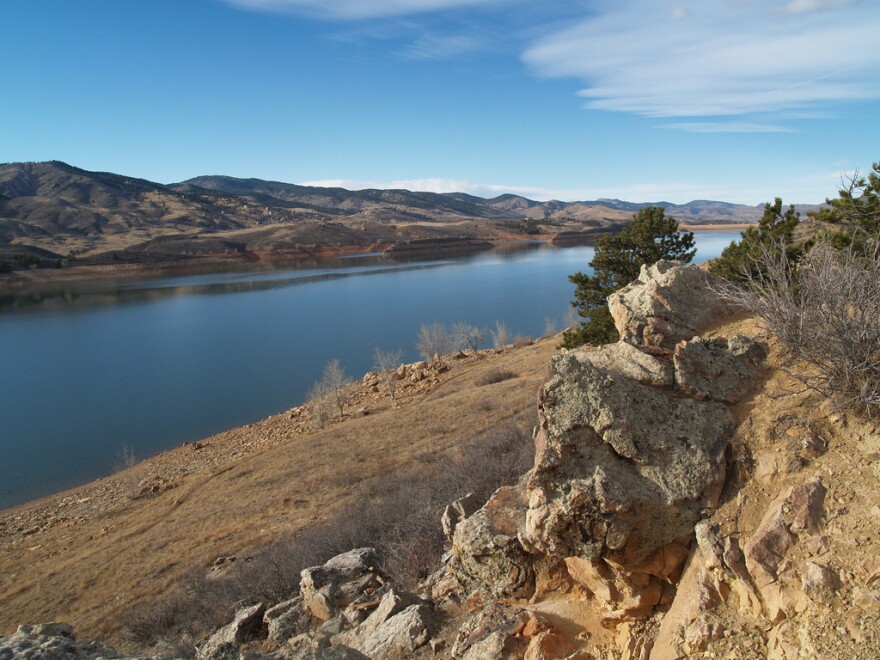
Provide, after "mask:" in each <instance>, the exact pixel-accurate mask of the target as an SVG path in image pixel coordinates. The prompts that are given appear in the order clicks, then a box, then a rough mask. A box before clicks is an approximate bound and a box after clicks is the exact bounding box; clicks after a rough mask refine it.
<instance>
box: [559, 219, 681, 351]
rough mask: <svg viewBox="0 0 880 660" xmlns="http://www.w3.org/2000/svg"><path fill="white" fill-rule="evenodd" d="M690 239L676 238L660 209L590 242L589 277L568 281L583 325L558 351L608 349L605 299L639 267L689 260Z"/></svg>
mask: <svg viewBox="0 0 880 660" xmlns="http://www.w3.org/2000/svg"><path fill="white" fill-rule="evenodd" d="M694 254H696V249H695V248H694V235H693V234H692V233H691V232H679V230H678V221H677V220H676V219H675V218H671V217H670V218H667V217H666V215H665V210H664V209H663V208H662V207H660V206H648V207H645V208H643V209H642V210H641V211H639V213H638V214H637V215H636V216H635V217H634V218H633V219H632V220H631V221H630V222H629V223H628V224H627V225H626V226H625V227H624V228H623V230H622V231H620V232H619V233H617V234H604V235H602V236H599V238H597V239H596V253H595V255H594V256H593V260H592V261H591V262H590V267H591V268H592V269H593V274H592V275H587V274H585V273H581V272H577V273H575V274H574V275H570V276H569V278H568V279H569V280H571V282H572V283H573V284H574V285H575V290H574V297H575V299H574V300H573V301H572V303H571V304H572V307H574V308H576V309H577V312H578V315H579V316H580V317H582V318H584V319H586V320H585V321H583V322H581V324H580V325H579V326H578V327H577V328H570V329H568V330H566V331H565V332H564V333H563V335H562V345H563V346H564V347H566V348H573V347H575V346H580V345H582V344H586V343H590V344H608V343H611V342H615V341H617V340H618V338H619V335H618V333H617V329H616V328H615V327H614V320H613V319H612V318H611V313H610V312H609V311H608V303H607V298H608V296H610V295H611V294H612V293H614V292H615V291H617V290H618V289H620V288H621V287H623V286H625V285H627V284H629V283H630V282H632V281H633V280H634V279H636V278H637V277H638V275H639V271H640V270H641V267H642V266H643V265H646V264H648V265H650V264H653V263H655V262H657V261H660V260H661V259H676V260H679V261H683V262H685V263H687V262H689V261H690V260H691V259H693V258H694Z"/></svg>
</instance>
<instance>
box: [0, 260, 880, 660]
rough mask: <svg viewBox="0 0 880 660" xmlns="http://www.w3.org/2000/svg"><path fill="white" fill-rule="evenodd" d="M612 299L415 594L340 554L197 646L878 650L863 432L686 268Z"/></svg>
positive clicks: (441, 652) (460, 507)
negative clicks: (792, 375)
mask: <svg viewBox="0 0 880 660" xmlns="http://www.w3.org/2000/svg"><path fill="white" fill-rule="evenodd" d="M611 307H612V311H613V312H614V316H615V319H616V320H617V323H618V328H619V330H620V331H621V336H622V338H623V339H622V341H621V342H619V343H617V344H614V345H611V346H605V347H601V348H583V349H578V350H575V351H568V352H562V353H560V354H558V355H556V356H555V357H554V358H553V359H552V361H551V365H550V370H549V374H548V377H547V379H546V382H545V384H544V385H543V387H542V388H541V390H540V392H539V395H538V426H537V427H536V429H535V444H536V456H535V463H534V466H533V468H532V469H531V470H530V471H529V472H528V473H527V474H525V475H523V477H522V479H521V480H520V481H519V482H518V483H517V484H514V485H511V486H506V487H503V488H501V489H499V490H498V491H496V492H495V493H494V495H493V496H492V497H491V498H490V499H489V501H488V502H486V503H485V504H482V503H481V502H477V501H474V498H473V497H470V496H466V497H463V498H461V499H460V500H458V501H456V502H453V503H452V504H450V506H449V507H448V508H447V511H446V514H445V515H444V517H443V521H442V524H443V529H444V532H445V533H446V535H447V538H448V539H449V542H450V551H449V552H448V553H447V555H446V558H445V561H444V563H443V565H442V566H440V567H438V570H437V571H436V572H435V573H434V574H433V575H432V576H431V577H430V578H429V579H427V580H426V581H425V582H424V583H423V584H422V585H421V590H420V592H419V593H418V594H413V593H408V592H406V591H404V590H402V589H400V588H399V587H398V586H397V585H394V584H393V582H392V580H391V578H390V577H389V576H387V575H385V574H384V573H383V572H382V570H381V568H380V563H379V561H378V558H377V557H376V556H375V553H374V552H373V551H371V550H370V549H368V548H362V549H359V550H354V551H351V552H349V553H345V554H344V555H341V556H339V557H336V558H334V559H332V560H331V561H329V562H327V564H325V565H324V566H321V567H315V568H311V569H307V570H306V571H304V572H303V580H302V586H301V589H300V592H299V593H298V594H291V600H289V601H285V602H284V603H280V604H278V605H275V606H274V607H272V608H270V609H268V610H267V609H266V608H265V606H264V605H263V604H262V603H260V602H257V601H255V602H254V603H248V604H246V605H245V606H243V607H242V609H241V610H240V611H239V612H238V614H237V616H236V617H235V620H234V621H232V622H231V623H230V624H229V625H227V626H226V627H224V628H222V629H220V630H218V631H217V632H216V633H215V634H214V635H212V636H211V638H210V639H207V640H205V641H204V642H202V643H201V644H200V645H199V647H198V654H199V657H202V658H221V657H224V658H225V657H239V655H241V654H248V655H247V657H249V658H257V657H271V658H362V657H373V658H410V657H433V656H439V657H450V656H451V657H454V658H467V659H477V658H479V659H483V658H520V657H524V658H529V659H539V658H596V657H598V658H641V659H648V658H651V659H664V660H665V659H666V658H681V657H690V656H694V655H698V654H700V653H707V654H714V655H712V656H711V657H739V658H753V657H768V658H786V659H788V658H791V659H794V658H803V657H831V658H851V657H880V559H878V557H880V552H878V550H880V539H878V533H877V530H878V523H880V486H878V482H880V480H878V477H880V467H878V464H880V463H878V460H877V459H878V457H880V433H878V429H877V427H876V426H875V425H872V424H871V423H864V422H860V421H858V420H853V419H849V420H848V419H846V418H845V417H843V416H841V415H837V414H835V413H834V411H833V410H832V409H831V408H830V404H828V403H827V402H824V401H819V400H817V399H816V398H815V397H811V396H810V395H809V394H808V393H804V392H802V391H798V390H797V389H796V387H795V386H793V385H792V381H791V380H789V379H788V378H787V376H786V375H785V373H784V372H783V371H782V370H780V369H776V368H774V361H775V356H774V351H773V347H772V342H773V340H772V338H768V337H764V338H759V337H758V334H759V327H758V325H757V323H756V322H755V321H753V320H750V319H738V318H735V317H732V316H731V315H732V312H733V310H731V309H729V308H728V307H727V306H726V305H724V304H723V303H721V302H720V301H719V300H718V299H717V297H716V296H715V294H714V293H713V292H712V278H711V276H709V275H707V274H706V273H705V272H703V271H700V270H699V269H697V268H695V267H691V266H682V265H679V264H673V263H669V262H660V263H658V264H655V265H654V266H652V267H650V268H643V269H642V272H641V274H640V277H639V279H638V280H637V281H636V282H634V283H632V284H631V285H629V286H628V287H626V288H625V289H624V290H622V291H621V292H620V293H619V294H615V296H612V300H611ZM439 522H440V521H438V524H439ZM36 632H39V631H35V630H33V629H27V630H26V631H23V632H22V633H21V634H19V635H18V637H17V638H16V639H17V641H16V642H15V643H17V644H19V647H16V648H23V647H22V645H23V644H27V643H33V644H38V643H44V644H45V640H44V641H43V642H40V641H39V640H37V641H33V640H32V638H33V637H34V635H35V634H36ZM28 635H30V637H28ZM11 639H12V638H7V640H11ZM28 640H31V641H28ZM9 643H11V642H8V641H0V657H2V653H3V648H4V646H3V645H4V644H7V648H8V644H9ZM71 648H72V647H71ZM83 648H84V649H85V648H87V645H86V646H83ZM13 657H14V656H13ZM242 657H244V656H242Z"/></svg>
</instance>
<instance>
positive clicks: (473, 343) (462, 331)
mask: <svg viewBox="0 0 880 660" xmlns="http://www.w3.org/2000/svg"><path fill="white" fill-rule="evenodd" d="M452 335H453V337H454V338H455V345H456V347H457V348H459V349H462V350H464V349H467V348H469V349H471V350H472V351H473V352H474V353H476V352H477V351H479V350H480V346H482V345H483V340H484V339H485V337H486V331H485V330H484V329H483V328H478V327H476V326H473V325H469V324H468V323H456V324H455V325H454V326H453V327H452Z"/></svg>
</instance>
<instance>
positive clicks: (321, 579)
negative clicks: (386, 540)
mask: <svg viewBox="0 0 880 660" xmlns="http://www.w3.org/2000/svg"><path fill="white" fill-rule="evenodd" d="M385 581H386V579H385V577H384V576H383V575H382V573H381V570H380V569H379V555H378V553H377V552H376V551H375V550H374V549H373V548H358V549H357V550H350V551H349V552H346V553H344V554H341V555H338V556H336V557H334V558H333V559H331V560H330V561H328V562H327V563H326V564H324V565H323V566H315V567H312V568H307V569H305V570H304V571H303V572H302V578H301V581H300V587H299V590H300V596H301V597H302V602H303V606H304V607H305V608H306V609H307V610H308V611H309V612H310V613H311V614H312V616H314V617H315V618H317V619H320V620H321V621H327V620H328V619H331V618H333V617H335V616H337V615H338V614H339V613H340V612H341V611H342V610H343V609H345V607H346V606H348V605H350V604H351V603H353V602H354V601H356V600H357V599H358V598H360V597H362V596H364V595H365V594H371V593H373V592H374V591H376V590H377V589H378V588H379V587H381V586H382V585H383V584H384V583H385Z"/></svg>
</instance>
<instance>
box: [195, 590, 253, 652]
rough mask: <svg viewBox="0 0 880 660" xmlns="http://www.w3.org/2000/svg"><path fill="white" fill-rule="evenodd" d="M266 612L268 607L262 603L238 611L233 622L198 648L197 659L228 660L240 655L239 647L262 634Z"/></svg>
mask: <svg viewBox="0 0 880 660" xmlns="http://www.w3.org/2000/svg"><path fill="white" fill-rule="evenodd" d="M265 611H266V606H265V605H263V604H262V603H257V604H255V605H250V606H249V607H243V608H241V609H240V610H238V611H237V612H236V613H235V618H234V619H233V620H232V622H230V623H229V624H228V625H226V626H223V627H222V628H220V630H217V631H216V632H214V634H212V635H211V636H210V637H208V639H206V640H205V641H204V642H202V643H201V644H199V645H198V646H197V647H196V658H197V659H198V660H226V658H229V657H234V656H235V655H236V654H237V653H238V647H239V646H241V645H242V644H244V643H245V642H248V641H250V640H251V639H254V638H256V637H257V636H258V635H259V634H260V630H261V629H262V627H263V613H264V612H265Z"/></svg>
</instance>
